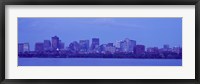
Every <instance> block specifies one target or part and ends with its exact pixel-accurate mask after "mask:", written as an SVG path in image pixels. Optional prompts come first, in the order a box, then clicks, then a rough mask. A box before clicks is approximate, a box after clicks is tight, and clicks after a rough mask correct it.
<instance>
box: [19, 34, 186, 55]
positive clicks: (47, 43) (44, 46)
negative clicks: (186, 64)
mask: <svg viewBox="0 0 200 84" xmlns="http://www.w3.org/2000/svg"><path fill="white" fill-rule="evenodd" d="M51 38H52V39H51V40H47V39H45V40H43V41H40V42H36V43H35V44H34V46H35V47H34V50H30V44H29V43H28V42H26V43H18V46H21V47H22V49H20V48H18V49H19V51H18V52H24V51H22V50H25V51H46V50H55V51H57V50H60V49H63V50H67V49H68V48H70V47H71V44H73V46H74V43H76V44H77V45H78V46H79V48H80V50H79V51H80V52H81V51H84V52H89V51H88V50H94V49H95V47H96V48H99V47H102V46H107V47H114V48H119V49H121V48H123V46H122V45H123V44H124V42H125V43H126V44H125V46H127V48H128V49H130V50H128V51H134V48H135V47H136V46H140V47H143V48H144V51H145V52H146V51H148V49H153V48H157V49H173V48H182V47H181V46H170V45H169V44H163V46H162V48H159V47H158V46H151V47H146V46H145V45H144V44H138V43H137V41H136V40H132V39H129V38H124V39H122V40H120V41H117V42H115V43H113V42H109V43H103V44H102V43H100V38H91V40H92V41H90V39H85V40H78V41H71V42H70V43H69V45H65V44H64V43H63V42H62V39H60V38H59V37H58V36H53V37H51ZM127 42H128V43H129V44H127ZM117 43H119V44H117ZM130 43H131V44H130ZM130 46H132V47H130ZM81 48H82V49H83V50H81ZM84 49H85V50H84ZM115 51H116V50H115Z"/></svg>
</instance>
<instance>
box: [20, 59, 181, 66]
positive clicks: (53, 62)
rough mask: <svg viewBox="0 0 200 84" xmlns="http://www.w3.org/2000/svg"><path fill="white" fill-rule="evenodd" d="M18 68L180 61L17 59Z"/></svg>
mask: <svg viewBox="0 0 200 84" xmlns="http://www.w3.org/2000/svg"><path fill="white" fill-rule="evenodd" d="M18 66H182V59H115V58H114V59H113V58H107V59H105V58H19V59H18Z"/></svg>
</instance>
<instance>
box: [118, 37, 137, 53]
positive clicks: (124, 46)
mask: <svg viewBox="0 0 200 84" xmlns="http://www.w3.org/2000/svg"><path fill="white" fill-rule="evenodd" d="M135 45H136V41H134V40H129V39H128V38H126V39H125V40H124V41H121V42H120V49H121V51H122V52H133V51H134V48H135Z"/></svg>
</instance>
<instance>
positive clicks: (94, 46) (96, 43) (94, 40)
mask: <svg viewBox="0 0 200 84" xmlns="http://www.w3.org/2000/svg"><path fill="white" fill-rule="evenodd" d="M98 47H99V38H92V45H91V50H96V49H97V48H98Z"/></svg>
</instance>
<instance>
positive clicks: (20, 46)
mask: <svg viewBox="0 0 200 84" xmlns="http://www.w3.org/2000/svg"><path fill="white" fill-rule="evenodd" d="M29 51H30V48H29V43H19V44H18V52H29Z"/></svg>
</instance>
